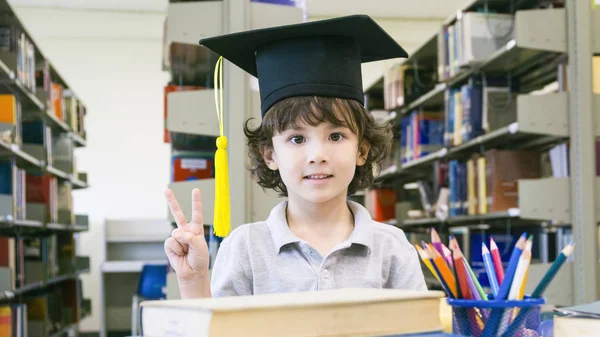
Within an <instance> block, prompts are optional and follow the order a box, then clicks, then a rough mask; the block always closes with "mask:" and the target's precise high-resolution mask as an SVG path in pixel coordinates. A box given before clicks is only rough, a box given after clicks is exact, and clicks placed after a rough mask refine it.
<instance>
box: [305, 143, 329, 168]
mask: <svg viewBox="0 0 600 337" xmlns="http://www.w3.org/2000/svg"><path fill="white" fill-rule="evenodd" d="M307 148H308V151H309V153H308V162H309V163H310V164H319V163H325V162H327V160H328V159H327V154H326V149H325V146H324V144H322V143H321V142H313V143H311V144H310V146H308V147H307Z"/></svg>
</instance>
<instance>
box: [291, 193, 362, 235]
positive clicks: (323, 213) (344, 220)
mask: <svg viewBox="0 0 600 337" xmlns="http://www.w3.org/2000/svg"><path fill="white" fill-rule="evenodd" d="M298 199H299V198H294V197H292V196H290V197H289V198H288V208H287V221H288V225H289V227H290V230H291V231H292V232H293V233H294V234H296V235H297V236H298V237H300V238H306V237H307V236H312V235H314V234H317V235H319V236H320V237H321V238H324V239H325V238H331V239H336V241H340V242H341V241H344V240H346V239H347V238H348V237H349V236H350V234H351V233H352V230H353V229H354V217H353V215H352V212H351V211H350V209H349V208H348V204H347V201H346V196H345V195H341V196H340V197H337V198H334V199H331V200H329V201H326V202H323V203H311V202H306V201H305V200H298Z"/></svg>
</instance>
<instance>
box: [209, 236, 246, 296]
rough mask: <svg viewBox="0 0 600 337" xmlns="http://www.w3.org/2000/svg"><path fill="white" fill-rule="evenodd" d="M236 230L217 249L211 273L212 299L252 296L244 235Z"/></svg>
mask: <svg viewBox="0 0 600 337" xmlns="http://www.w3.org/2000/svg"><path fill="white" fill-rule="evenodd" d="M239 229H240V228H238V230H239ZM238 230H236V231H234V232H232V233H231V234H230V236H229V237H226V238H225V239H224V240H223V241H222V242H221V245H220V247H219V251H218V253H217V256H216V258H215V262H214V264H213V268H212V273H211V285H210V288H211V293H212V297H225V296H242V295H252V294H253V286H252V276H251V275H252V274H251V271H250V268H249V263H248V262H249V258H248V250H247V249H246V240H245V238H244V237H245V236H246V235H242V233H240V232H242V231H238ZM235 232H237V233H235Z"/></svg>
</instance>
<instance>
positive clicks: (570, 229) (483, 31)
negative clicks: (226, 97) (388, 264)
mask: <svg viewBox="0 0 600 337" xmlns="http://www.w3.org/2000/svg"><path fill="white" fill-rule="evenodd" d="M539 3H542V1H520V2H516V3H515V2H506V1H494V0H488V1H485V0H471V1H467V2H466V3H465V5H464V6H462V7H461V8H459V9H458V10H457V11H456V13H454V14H453V15H451V16H450V17H448V18H447V19H446V20H444V22H443V23H442V25H441V27H440V29H439V30H438V31H437V32H435V33H434V34H433V35H432V36H431V37H430V38H429V39H427V40H426V41H424V42H423V44H422V45H421V46H420V47H418V48H417V49H416V50H414V51H413V52H412V53H410V56H409V58H407V59H406V60H402V61H401V62H399V63H398V64H395V65H392V66H391V67H390V69H389V70H388V71H387V72H386V73H385V74H383V75H382V77H381V78H380V79H379V80H378V81H377V82H376V83H374V84H373V85H372V86H371V87H369V88H366V89H365V96H366V101H367V107H368V108H369V109H370V110H386V111H388V112H390V113H391V112H393V113H394V114H395V115H396V118H395V119H394V125H395V130H396V133H397V135H396V140H395V142H396V144H395V145H396V148H397V149H396V150H395V151H394V154H393V156H392V157H391V158H390V160H388V165H387V166H386V167H383V168H382V170H381V171H380V173H379V175H378V176H377V179H376V181H375V183H374V185H373V186H371V187H370V188H369V189H368V191H366V192H365V195H369V192H370V191H369V190H377V189H394V190H395V196H396V200H395V202H396V214H395V219H383V220H384V221H385V222H387V223H390V224H394V225H396V226H398V227H400V228H402V229H404V230H405V231H406V232H407V233H408V235H409V237H411V238H412V239H413V240H415V242H418V241H419V240H420V238H422V237H423V236H426V235H428V234H427V233H428V228H430V227H432V226H433V227H435V228H436V229H437V230H438V231H441V232H442V233H444V234H445V235H449V234H455V233H460V232H461V231H462V232H464V233H466V234H464V233H463V235H464V236H468V235H470V234H469V233H486V232H488V231H489V232H493V231H495V232H496V233H498V232H499V231H502V230H504V231H505V232H506V233H509V232H512V231H518V230H520V229H521V230H528V231H530V233H531V231H533V234H535V235H536V236H540V240H545V244H548V237H549V236H548V235H553V236H556V237H557V240H567V239H566V238H565V237H567V236H572V239H573V240H574V241H575V242H576V243H577V245H576V254H574V255H575V257H574V259H573V260H572V261H571V262H572V263H571V265H570V267H569V268H568V269H567V270H566V271H563V273H570V274H567V275H562V276H561V278H560V280H563V281H564V280H568V282H567V281H565V282H563V281H561V282H563V284H561V285H560V288H561V289H562V291H558V292H556V291H555V292H551V294H550V295H549V298H548V301H549V302H551V303H555V304H571V303H581V302H589V301H593V300H597V299H598V298H599V297H600V288H599V284H600V283H599V282H598V281H599V277H600V276H599V274H598V271H599V270H600V267H599V266H598V254H599V252H598V251H599V250H600V249H599V246H598V236H599V233H598V226H597V224H598V221H600V211H599V209H598V206H597V205H596V201H597V199H596V193H598V191H600V185H599V182H600V178H598V177H597V176H596V169H595V167H596V160H595V158H596V156H597V155H598V154H597V153H596V146H595V143H596V137H600V122H599V120H600V118H599V117H598V114H599V113H600V93H593V92H592V87H591V83H592V79H591V76H593V75H592V68H591V66H592V63H591V60H592V57H593V55H598V56H600V48H599V42H598V40H599V39H600V38H598V37H597V36H596V35H598V34H592V32H595V31H598V29H599V28H600V8H598V7H599V6H595V7H594V6H592V7H593V8H592V9H591V10H590V3H589V1H587V2H586V1H579V0H574V1H567V2H565V5H564V7H563V6H560V5H559V6H554V7H553V6H538V4H539ZM545 3H546V4H547V3H549V2H545ZM555 3H557V2H555ZM549 22H551V23H552V29H548V23H549ZM473 32H477V34H479V35H477V34H473ZM475 35H477V38H475V37H474V36H475ZM482 36H485V37H486V40H485V41H482V39H481V37H482ZM478 39H479V40H478ZM594 71H595V72H596V73H598V72H599V71H600V70H594ZM595 76H598V74H596V75H595ZM491 88H494V89H493V90H492V89H491ZM477 90H480V91H477ZM474 93H475V94H474ZM465 95H466V96H465ZM471 95H473V96H471ZM464 97H467V98H464ZM473 97H475V98H473ZM478 97H479V99H480V101H476V100H477V99H478ZM465 102H466V103H465ZM467 103H468V105H465V104H467ZM497 116H504V117H507V116H509V117H510V118H504V119H503V120H502V121H500V119H501V118H500V117H497ZM458 118H460V119H458ZM457 120H458V122H457ZM492 120H495V121H492ZM426 123H427V124H426ZM435 123H437V124H435ZM486 123H487V127H486ZM465 125H466V126H465ZM433 128H436V129H435V130H440V129H441V130H442V131H441V132H442V134H439V133H436V134H435V135H434V133H433V131H431V130H432V129H433ZM438 132H439V131H438ZM415 133H416V135H415ZM423 134H425V135H426V136H423ZM419 137H420V138H419ZM422 137H435V138H431V139H433V140H423V139H424V138H422ZM415 144H417V145H415ZM564 144H568V145H567V146H568V147H565V148H566V150H564V151H565V152H564V156H565V157H567V158H566V162H565V161H564V160H562V162H561V164H560V165H562V166H564V167H565V168H567V169H568V172H566V174H565V172H562V173H561V174H557V172H558V171H559V170H558V169H557V168H556V166H552V165H557V166H558V165H559V164H555V163H558V162H559V159H557V158H558V157H556V156H555V154H556V151H558V150H557V149H558V148H560V147H564V146H565V145H564ZM521 151H527V152H523V153H522V156H521V157H518V156H517V155H516V154H515V157H514V160H515V161H512V162H508V163H504V164H498V159H496V163H495V166H493V167H495V168H500V167H502V169H501V170H503V171H505V172H508V171H511V170H512V171H515V172H516V173H515V174H516V178H510V179H509V178H502V179H505V180H506V179H509V180H510V181H511V182H512V183H513V184H515V183H516V184H517V186H518V189H516V190H511V193H513V195H514V196H513V198H514V200H516V203H508V204H507V206H504V207H500V206H498V205H496V206H494V202H497V200H501V199H498V196H497V195H495V194H490V191H489V186H490V179H491V178H490V168H489V164H490V160H494V158H495V157H494V153H496V154H497V153H502V152H504V153H518V152H521ZM528 155H532V156H533V155H535V156H538V155H539V156H540V161H541V162H542V164H541V168H540V169H539V171H540V173H539V174H536V175H535V176H527V174H526V173H525V169H523V168H521V169H515V168H514V167H519V165H520V163H521V162H524V160H525V159H524V158H525V157H526V156H528ZM482 157H483V158H485V159H486V160H487V164H488V167H487V171H485V170H484V171H481V173H478V167H479V165H478V160H477V159H478V158H482ZM496 158H499V157H496ZM560 158H562V157H560ZM470 162H471V163H470ZM544 162H546V164H544ZM548 163H550V164H548ZM461 165H463V166H461ZM469 165H473V166H471V167H472V170H473V171H471V172H472V173H468V172H467V171H468V170H470V168H469ZM492 165H494V164H492ZM511 166H512V167H511ZM550 166H552V167H550ZM482 167H484V168H485V164H484V166H482ZM444 170H446V171H444ZM512 171H511V172H512ZM447 172H449V173H447ZM462 172H465V173H462ZM492 174H494V173H492ZM452 175H454V176H452ZM495 175H499V174H495ZM440 176H441V178H440ZM479 176H482V178H481V179H482V180H481V181H478V180H477V179H480V178H479ZM471 177H473V178H471ZM470 179H474V180H472V181H471V180H470ZM493 179H496V178H493ZM498 179H500V178H498ZM506 181H508V180H506ZM415 184H418V185H415ZM427 184H429V185H427ZM482 184H486V185H487V187H488V191H487V192H484V193H483V194H484V195H483V196H482V195H479V193H480V192H479V191H478V190H477V188H478V186H480V185H482ZM425 185H426V186H430V188H431V191H428V190H427V189H424V190H423V191H420V190H419V189H423V188H424V187H422V186H425ZM407 186H412V187H410V188H408V187H407ZM415 186H417V187H415ZM472 186H473V187H472ZM471 188H474V191H473V190H471ZM443 189H446V190H447V191H448V195H446V198H442V199H438V198H439V197H440V194H439V192H440V191H441V190H443ZM490 198H491V200H492V201H490ZM440 200H441V201H440ZM490 202H491V206H492V207H496V208H498V209H494V210H491V211H490V210H488V211H483V212H482V211H481V210H480V209H478V208H477V207H478V206H477V205H480V204H482V203H486V204H488V205H489V204H490ZM440 205H441V206H440ZM444 205H445V207H447V211H446V212H445V213H444V212H441V213H438V212H434V211H429V210H427V209H426V207H425V206H431V207H433V208H434V210H437V209H443V207H442V206H444ZM473 205H475V206H473ZM436 207H437V208H436ZM470 207H475V209H472V208H470ZM453 208H454V209H453ZM467 208H468V209H467ZM488 208H489V206H488ZM414 210H416V211H417V212H414ZM410 211H413V212H412V215H410V216H409V215H407V214H408V213H407V212H409V213H410ZM558 238H560V239H558ZM564 244H565V242H556V245H557V246H559V245H560V246H561V247H562V246H563V245H564ZM467 245H468V242H467ZM469 249H470V248H466V250H469ZM545 254H546V255H547V253H545ZM541 255H544V254H541ZM546 255H544V257H543V258H542V257H540V259H542V260H543V259H547V256H546ZM546 262H547V261H542V262H540V263H539V265H537V266H536V268H537V269H539V273H540V274H541V273H543V271H544V269H543V268H544V266H546V267H547V263H546ZM537 269H535V270H537ZM536 273H537V272H534V276H533V278H535V277H536V275H537V274H536ZM571 277H572V280H571ZM565 289H566V290H567V291H565Z"/></svg>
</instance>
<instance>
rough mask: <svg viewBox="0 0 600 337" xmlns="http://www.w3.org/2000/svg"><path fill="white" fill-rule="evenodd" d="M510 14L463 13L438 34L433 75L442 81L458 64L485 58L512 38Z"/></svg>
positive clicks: (459, 66) (473, 62) (451, 73)
mask: <svg viewBox="0 0 600 337" xmlns="http://www.w3.org/2000/svg"><path fill="white" fill-rule="evenodd" d="M513 26H514V15H512V14H502V13H480V12H464V13H462V15H461V16H459V17H458V19H457V20H456V21H455V22H454V23H452V24H449V25H445V26H442V27H441V28H440V31H439V33H438V54H437V55H438V59H437V64H438V66H437V76H438V78H439V79H441V80H446V79H449V78H452V77H453V76H455V75H456V74H457V73H458V72H459V71H460V69H461V68H462V67H465V66H469V65H473V64H477V63H480V62H482V61H485V60H486V59H487V58H488V57H490V56H491V55H492V54H494V53H495V52H496V51H497V50H499V49H500V48H502V47H503V46H505V45H506V43H508V41H510V40H511V39H513V37H514V29H513V28H514V27H513Z"/></svg>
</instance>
